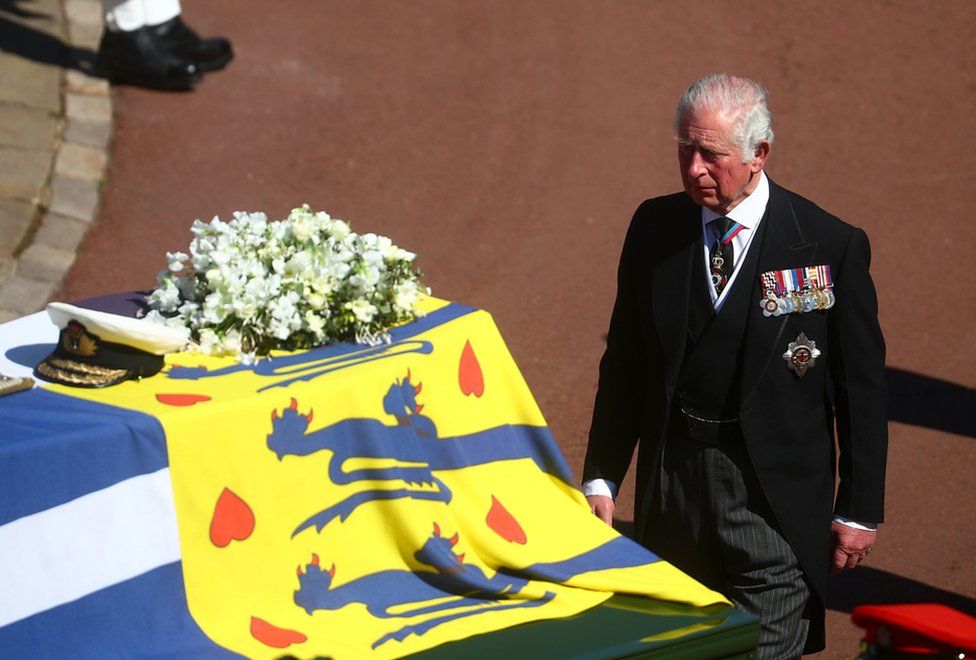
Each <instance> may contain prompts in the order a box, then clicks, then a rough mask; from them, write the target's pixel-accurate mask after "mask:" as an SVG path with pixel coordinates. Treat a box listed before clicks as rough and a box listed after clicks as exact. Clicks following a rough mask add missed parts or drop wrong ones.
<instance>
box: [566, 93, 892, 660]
mask: <svg viewBox="0 0 976 660" xmlns="http://www.w3.org/2000/svg"><path fill="white" fill-rule="evenodd" d="M675 125H676V129H677V141H678V162H679V165H680V169H681V178H682V181H683V183H684V188H685V191H684V192H683V193H678V194H674V195H668V196H664V197H658V198H655V199H651V200H647V201H645V202H644V203H643V204H641V206H640V207H639V208H638V209H637V212H636V213H635V215H634V218H633V221H632V222H631V225H630V229H629V230H628V233H627V237H626V240H625V242H624V247H623V253H622V255H621V258H620V268H619V273H618V290H617V298H616V302H615V304H614V309H613V316H612V318H611V321H610V330H609V333H608V336H607V349H606V352H605V354H604V356H603V359H602V361H601V363H600V383H599V388H598V392H597V396H596V403H595V408H594V413H593V422H592V426H591V429H590V438H589V446H588V448H587V454H586V461H585V465H584V474H583V478H584V491H585V493H586V495H587V499H588V500H589V502H590V506H591V508H592V509H593V512H594V513H595V514H596V515H598V516H600V517H601V518H602V519H603V520H605V521H606V522H607V523H610V522H612V517H613V510H614V502H613V497H614V496H615V492H616V487H617V485H618V484H620V482H621V480H622V479H623V477H624V474H625V473H626V471H627V468H628V465H629V463H630V460H631V456H632V454H633V451H634V448H635V446H636V445H637V442H638V440H639V441H640V449H639V451H638V455H637V494H636V506H635V523H636V525H635V533H636V538H637V540H638V541H640V542H641V543H643V544H645V545H646V546H648V547H649V548H651V549H652V550H654V551H655V552H657V553H658V554H659V555H661V556H662V557H663V558H664V559H666V560H668V561H670V562H671V563H673V564H675V565H676V566H678V567H679V568H681V569H682V570H684V571H685V572H687V573H689V574H690V575H692V576H693V577H695V578H696V579H698V580H699V581H701V582H703V583H704V584H705V585H707V586H709V587H711V588H713V589H715V590H717V591H720V592H722V593H723V594H725V595H726V596H727V597H728V598H729V599H730V600H732V601H733V602H734V603H736V604H737V605H739V606H740V607H742V608H743V609H745V610H746V611H749V612H752V613H754V614H756V615H757V616H759V618H760V619H761V623H762V632H761V636H760V645H759V657H761V658H767V657H768V658H777V659H780V658H790V657H798V656H799V655H800V654H801V652H803V651H806V652H812V651H816V650H820V649H822V648H823V646H824V640H823V637H824V635H823V628H824V598H825V596H824V592H825V588H826V579H827V574H828V572H830V573H835V572H838V571H841V570H845V569H849V568H853V567H854V566H856V565H857V563H858V562H860V561H861V560H863V558H864V557H865V556H866V555H867V553H868V551H869V550H870V548H871V546H872V544H873V543H874V538H875V533H876V532H875V530H876V526H877V524H878V523H880V522H881V521H882V510H883V500H884V472H885V460H886V452H887V419H886V409H887V400H886V398H887V393H886V388H885V380H884V355H885V347H884V339H883V338H882V335H881V330H880V327H879V326H878V320H877V298H876V295H875V290H874V285H873V283H872V281H871V277H870V275H869V274H868V263H869V260H870V252H869V247H868V241H867V237H866V236H865V234H864V232H863V231H861V230H860V229H857V228H855V227H852V226H850V225H848V224H845V223H844V222H842V221H840V220H839V219H837V218H836V217H834V216H832V215H830V214H829V213H827V212H825V211H824V210H822V209H820V208H819V207H817V206H816V205H814V204H813V203H811V202H809V201H807V200H806V199H803V198H802V197H800V196H799V195H796V194H794V193H792V192H790V191H788V190H785V189H783V188H781V187H779V186H777V185H776V184H775V183H773V182H772V181H770V180H769V178H768V177H767V176H766V175H765V173H764V172H763V168H764V167H765V164H766V160H767V158H768V156H769V153H770V149H771V145H772V142H773V132H772V125H771V117H770V113H769V109H768V106H767V103H766V91H765V89H763V88H762V87H761V86H760V85H758V84H756V83H754V82H752V81H750V80H747V79H744V78H738V77H734V76H728V75H725V74H716V75H711V76H706V77H705V78H702V79H701V80H699V81H698V82H696V83H695V84H694V85H692V86H691V87H690V88H689V89H688V91H687V92H686V93H685V94H684V96H683V97H682V99H681V102H680V103H679V106H678V112H677V117H676V121H675ZM835 427H836V444H835ZM836 448H839V463H836V464H837V465H839V472H840V475H839V476H840V481H839V486H838V489H837V491H836V497H835V490H834V489H835V469H834V466H835V457H836V454H835V450H836Z"/></svg>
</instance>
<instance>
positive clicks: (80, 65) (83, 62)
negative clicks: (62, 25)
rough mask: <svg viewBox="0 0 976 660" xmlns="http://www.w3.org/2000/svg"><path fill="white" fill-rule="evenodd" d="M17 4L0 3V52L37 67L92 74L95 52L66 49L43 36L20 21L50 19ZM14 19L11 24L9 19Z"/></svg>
mask: <svg viewBox="0 0 976 660" xmlns="http://www.w3.org/2000/svg"><path fill="white" fill-rule="evenodd" d="M26 4H29V3H24V2H21V1H20V0H0V50H3V51H5V52H8V53H12V54H14V55H18V56H20V57H23V58H24V59H28V60H33V61H35V62H39V63H41V64H49V65H51V66H58V67H64V68H68V69H77V70H78V71H82V72H84V73H86V74H88V75H91V76H93V75H97V73H96V72H95V52H94V51H92V50H89V49H87V48H76V47H74V46H70V45H68V44H66V43H64V42H63V41H61V40H60V39H58V38H57V37H53V36H51V35H49V34H45V33H44V32H41V31H40V30H36V29H34V28H32V27H30V26H28V25H24V24H22V23H20V22H18V21H17V20H16V19H21V20H44V19H50V18H51V16H50V15H49V14H45V13H41V12H37V11H33V10H31V9H27V8H25V6H23V5H26ZM8 17H14V20H11V18H8Z"/></svg>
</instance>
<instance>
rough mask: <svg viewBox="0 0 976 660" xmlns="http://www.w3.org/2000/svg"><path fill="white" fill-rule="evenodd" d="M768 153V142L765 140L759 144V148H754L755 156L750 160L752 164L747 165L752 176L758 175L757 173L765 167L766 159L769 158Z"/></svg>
mask: <svg viewBox="0 0 976 660" xmlns="http://www.w3.org/2000/svg"><path fill="white" fill-rule="evenodd" d="M769 151H770V146H769V142H766V141H765V140H763V141H762V142H760V143H759V146H758V147H756V155H755V157H754V158H753V159H752V162H751V163H749V167H750V169H751V170H752V173H753V174H758V173H759V171H760V170H761V169H762V168H763V167H765V166H766V159H767V158H769Z"/></svg>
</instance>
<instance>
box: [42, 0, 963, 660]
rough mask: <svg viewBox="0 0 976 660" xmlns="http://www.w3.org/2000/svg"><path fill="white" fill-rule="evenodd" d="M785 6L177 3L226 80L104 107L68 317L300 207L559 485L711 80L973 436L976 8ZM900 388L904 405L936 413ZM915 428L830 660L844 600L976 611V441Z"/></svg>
mask: <svg viewBox="0 0 976 660" xmlns="http://www.w3.org/2000/svg"><path fill="white" fill-rule="evenodd" d="M789 4H790V5H792V6H787V5H788V3H772V2H762V1H760V0H748V1H745V2H739V3H726V2H718V1H715V0H706V1H704V2H699V3H694V6H690V3H664V2H654V3H652V2H638V1H636V0H633V1H617V2H605V1H592V0H591V1H589V2H585V1H582V0H574V1H568V0H560V1H558V2H556V1H549V2H544V1H537V2H524V1H514V0H496V1H494V2H464V3H461V2H456V3H448V2H432V1H424V2H421V1H416V0H415V1H412V2H392V1H388V2H379V1H369V0H364V1H358V2H330V1H323V0H293V1H291V2H283V3H271V4H269V3H261V2H257V1H256V0H214V1H212V2H206V3H204V2H200V1H196V0H188V1H187V2H186V3H185V6H184V18H185V19H186V20H187V22H188V23H190V24H191V25H193V26H194V27H196V28H197V29H198V30H199V31H201V32H202V33H205V34H216V33H222V34H226V35H228V36H230V37H231V38H232V39H233V41H234V45H235V48H236V51H237V59H236V60H235V61H234V62H233V63H232V64H231V65H230V67H229V68H228V69H227V70H226V71H223V72H220V73H217V74H213V75H209V76H208V77H207V79H206V80H205V82H204V84H203V85H202V86H201V87H199V88H198V89H197V90H196V91H194V92H193V93H189V94H163V93H154V92H149V91H144V90H138V89H129V88H123V89H117V90H115V92H114V100H115V111H116V136H115V144H114V153H113V155H112V162H111V165H110V168H109V172H108V176H107V186H106V188H105V190H104V195H103V204H102V208H101V212H100V217H99V219H98V222H97V223H96V225H95V226H94V227H93V229H92V230H91V232H90V233H89V235H88V237H87V238H86V240H85V242H84V245H83V246H82V250H81V253H80V255H79V258H78V260H77V262H76V263H75V265H74V267H73V268H72V270H71V272H70V273H69V275H68V278H67V279H66V281H65V284H64V286H63V288H62V290H61V292H60V298H61V299H65V300H73V299H78V298H82V297H86V296H89V295H96V294H102V293H106V292H111V291H118V290H126V289H138V288H147V287H150V286H151V285H152V284H153V282H154V276H155V273H156V271H157V270H158V269H160V268H162V267H163V266H164V252H166V251H167V250H169V251H175V250H178V249H185V248H186V245H187V244H188V242H189V239H190V234H189V225H190V223H191V222H192V221H193V220H194V219H195V218H201V219H204V220H209V219H210V218H211V217H213V216H214V215H220V216H221V217H222V218H227V217H228V216H229V215H230V214H231V213H232V212H233V211H235V210H264V211H266V212H268V213H269V215H271V216H272V217H284V215H285V214H286V213H287V211H288V209H290V208H291V207H293V206H296V205H299V204H301V203H303V202H308V203H309V204H311V205H312V206H313V207H314V208H317V209H324V210H327V211H329V212H330V213H331V214H332V215H333V216H335V217H341V218H344V219H347V220H349V221H351V222H352V225H353V228H354V229H356V230H357V231H360V232H365V231H373V232H377V233H382V234H386V235H389V236H390V237H392V238H393V239H394V241H395V242H397V243H398V244H400V245H401V246H403V247H406V248H408V249H411V250H414V251H417V252H418V253H419V254H420V255H421V260H420V265H421V267H422V269H423V271H424V272H425V275H426V281H427V282H428V284H429V285H430V286H431V287H432V289H433V292H434V294H435V295H437V296H439V297H442V298H448V299H451V300H455V301H459V302H463V303H466V304H469V305H474V306H477V307H481V308H483V309H486V310H489V311H490V312H492V313H493V314H494V317H495V319H496V321H497V323H498V325H499V326H500V328H501V330H502V333H503V335H504V336H505V338H506V340H507V342H508V344H509V347H510V348H511V351H512V353H513V354H514V356H515V358H516V360H517V362H518V364H519V365H520V366H521V368H522V370H523V372H524V374H525V376H526V378H527V380H528V382H529V385H530V386H531V388H532V391H533V392H534V393H535V396H536V398H537V400H538V402H539V404H540V406H541V408H542V410H543V412H544V413H545V415H546V417H547V419H548V420H549V423H550V425H551V427H552V430H553V432H554V433H555V435H556V438H557V439H558V441H559V443H560V445H561V447H562V448H563V450H564V452H565V453H566V455H567V458H568V459H569V461H570V465H571V466H572V467H573V468H574V469H575V470H576V471H577V473H578V472H579V469H580V466H581V464H582V457H583V452H584V448H585V442H586V440H585V438H586V431H587V427H588V422H589V415H590V413H591V406H592V401H593V394H594V391H595V387H596V376H597V364H598V361H599V358H600V355H601V353H602V350H603V336H604V333H605V331H606V324H607V320H608V318H609V312H610V307H611V304H612V299H613V294H614V290H615V283H614V278H615V269H616V261H617V257H618V253H619V249H620V245H621V243H622V241H623V236H624V232H625V229H626V226H627V223H628V221H629V218H630V215H631V213H632V212H633V210H634V208H636V206H637V204H638V203H639V202H640V201H641V200H643V199H644V198H646V197H649V196H654V195H659V194H664V193H668V192H673V191H675V190H677V189H679V188H680V182H679V178H678V173H677V168H676V158H675V153H674V147H673V142H672V130H671V121H672V113H673V108H674V106H675V103H676V101H677V98H678V96H679V95H680V94H681V92H682V91H683V89H684V88H685V87H686V86H687V85H688V84H689V83H690V82H691V81H693V80H694V79H696V78H698V77H699V76H700V75H702V74H704V73H707V72H710V71H715V70H724V71H730V72H736V73H741V74H743V75H748V76H750V77H753V78H755V79H757V80H760V81H762V82H763V83H764V84H765V85H766V86H767V87H768V88H769V90H770V93H771V106H772V108H773V111H774V118H775V119H774V121H775V130H776V134H777V141H776V143H775V145H774V149H773V154H772V157H771V160H770V162H769V166H768V169H767V171H768V172H769V174H770V176H771V177H772V178H773V179H775V180H776V181H777V182H778V183H780V184H782V185H785V186H786V187H788V188H791V189H793V190H795V191H797V192H799V193H801V194H803V195H805V196H807V197H809V198H811V199H813V200H814V201H816V202H817V203H819V204H820V205H821V206H823V207H825V208H826V209H828V210H830V211H831V212H833V213H835V214H837V215H838V216H840V217H841V218H844V219H846V220H847V221H849V222H851V223H853V224H856V225H859V226H861V227H863V228H865V229H866V230H867V232H868V234H869V236H870V237H871V238H872V244H873V252H874V261H873V268H872V272H873V275H874V277H875V280H876V282H877V286H878V293H879V296H880V304H881V320H882V324H883V327H884V329H885V331H886V337H887V343H888V349H889V353H888V355H889V360H888V361H889V365H890V366H892V367H897V368H899V369H903V370H906V371H908V372H912V373H915V374H919V375H921V376H925V377H928V378H932V379H937V380H938V381H947V382H948V383H949V384H950V385H948V387H949V388H950V390H952V391H954V392H955V393H956V396H955V398H954V399H953V401H955V402H956V403H957V404H959V405H957V406H956V408H957V409H958V408H962V407H964V406H966V405H968V409H967V410H965V415H967V416H969V415H972V414H973V409H974V407H973V406H972V404H973V402H974V400H976V397H974V396H973V391H972V389H971V388H972V387H973V386H974V384H976V377H974V367H976V360H974V356H973V353H974V347H976V342H974V338H976V337H974V330H973V320H974V314H973V312H972V308H970V307H968V305H967V304H966V303H967V302H969V303H971V302H972V300H973V296H972V292H971V289H970V288H969V287H971V286H972V285H973V283H974V278H973V274H972V254H973V250H974V249H976V230H974V226H976V224H974V223H973V222H972V217H973V212H972V210H971V208H970V207H971V204H970V203H969V202H970V201H971V200H970V195H972V189H971V182H970V178H971V177H972V175H973V173H974V172H976V149H973V148H972V147H973V135H974V133H976V126H974V120H973V113H972V108H973V106H974V100H976V73H974V72H976V49H973V47H972V43H971V34H972V32H973V28H974V26H976V20H974V19H976V4H973V3H971V2H969V1H968V0H946V1H944V2H940V3H924V4H923V3H917V2H913V1H911V0H897V1H896V0H863V1H862V2H857V3H849V2H845V1H839V0H833V1H830V2H818V3H803V4H801V3H789ZM272 9H273V11H272ZM951 384H955V385H956V386H959V387H956V388H955V389H953V388H952V385H951ZM913 388H915V389H917V387H916V386H915V385H912V384H911V382H910V383H909V385H907V386H905V387H903V388H902V390H903V392H902V394H903V396H907V397H908V399H907V400H908V401H909V404H910V405H908V407H909V408H911V406H912V405H914V406H915V407H916V408H917V407H918V405H922V404H924V405H928V403H932V401H929V402H928V403H925V399H924V397H921V395H920V396H919V397H918V398H915V399H912V398H911V396H912V393H913V392H912V390H913ZM963 388H970V389H968V390H967V389H963ZM940 396H941V395H940ZM941 400H944V397H943V399H940V401H941ZM913 401H914V403H912V402H913ZM920 402H921V403H920ZM950 413H951V414H956V413H953V411H950ZM956 419H963V413H961V412H960V413H958V414H957V417H956ZM963 423H965V422H963ZM929 426H934V427H936V428H926V427H923V426H915V425H908V424H904V423H898V422H893V423H892V425H891V451H890V460H889V479H888V498H887V499H888V502H887V504H888V506H887V512H888V522H886V523H885V525H883V527H882V528H881V532H880V535H879V541H878V544H877V547H876V549H875V551H874V552H873V553H872V555H871V557H870V560H869V561H868V563H867V564H865V565H864V566H863V567H862V568H859V569H857V570H856V571H855V572H853V573H851V574H850V575H848V576H847V577H845V578H844V579H841V580H837V581H835V583H834V585H835V587H836V588H835V591H834V593H835V594H836V595H835V596H833V597H832V601H833V603H834V607H835V610H834V611H831V612H829V613H828V617H829V618H828V626H829V633H828V634H829V641H828V644H829V645H828V650H827V652H826V653H825V654H824V656H822V657H830V658H849V657H851V656H852V655H853V653H854V651H855V649H856V640H857V639H858V637H859V633H858V631H857V630H856V629H855V628H853V626H851V624H850V623H849V616H848V613H847V611H846V610H848V609H849V605H850V604H851V603H854V604H857V603H861V602H871V601H872V600H873V599H877V598H880V597H882V596H884V595H887V597H888V598H889V599H890V598H891V597H892V596H902V597H909V598H914V599H923V598H924V599H936V600H938V599H941V598H944V597H946V595H947V594H948V595H949V596H952V595H953V594H954V595H955V596H956V597H965V598H968V599H970V600H968V601H966V602H967V603H969V604H970V606H971V609H970V611H971V612H972V611H973V606H976V600H972V599H976V563H974V562H973V560H972V557H971V550H972V545H973V539H974V538H976V534H974V532H976V516H974V515H973V512H972V509H971V505H970V503H971V502H972V500H973V493H974V491H976V479H974V476H973V474H974V472H973V465H974V464H976V437H973V435H974V434H971V433H968V432H966V431H961V432H960V433H959V434H953V433H949V432H947V431H944V430H939V427H940V426H942V427H944V426H945V425H944V424H940V423H939V419H936V420H935V421H934V422H930V423H929ZM958 426H959V425H957V427H956V430H958ZM972 426H973V425H972V422H969V423H968V428H969V429H972ZM631 497H632V490H631V486H630V484H629V483H628V484H626V485H625V489H624V493H623V497H622V502H624V504H623V506H622V507H621V509H620V514H621V518H623V519H628V518H629V517H630V516H631V515H632V509H631V507H630V503H629V500H630V498H631Z"/></svg>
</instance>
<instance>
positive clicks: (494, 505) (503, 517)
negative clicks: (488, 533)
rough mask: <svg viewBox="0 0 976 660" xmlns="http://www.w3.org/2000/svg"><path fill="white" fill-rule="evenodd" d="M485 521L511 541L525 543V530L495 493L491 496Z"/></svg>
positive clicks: (493, 529) (501, 535)
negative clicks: (489, 507)
mask: <svg viewBox="0 0 976 660" xmlns="http://www.w3.org/2000/svg"><path fill="white" fill-rule="evenodd" d="M485 522H486V523H488V527H490V528H491V529H492V531H494V532H495V533H496V534H498V535H499V536H500V537H502V538H503V539H505V540H506V541H508V542H509V543H519V544H521V545H525V541H526V537H525V530H524V529H522V526H521V525H520V524H519V522H518V521H517V520H516V519H515V516H513V515H512V514H510V513H509V512H508V509H506V508H505V507H504V506H503V505H502V503H501V502H499V501H498V498H497V497H495V496H494V495H492V496H491V509H489V510H488V516H487V517H486V518H485Z"/></svg>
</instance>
